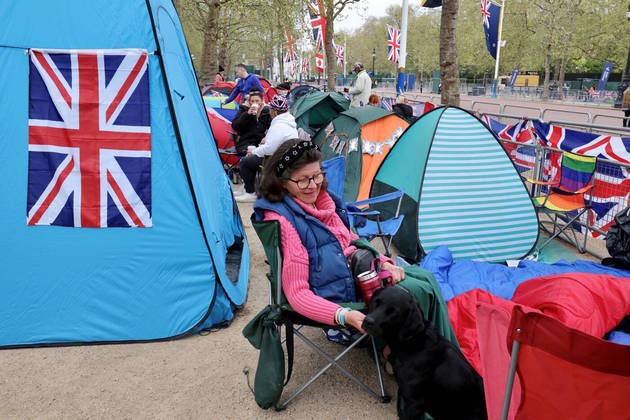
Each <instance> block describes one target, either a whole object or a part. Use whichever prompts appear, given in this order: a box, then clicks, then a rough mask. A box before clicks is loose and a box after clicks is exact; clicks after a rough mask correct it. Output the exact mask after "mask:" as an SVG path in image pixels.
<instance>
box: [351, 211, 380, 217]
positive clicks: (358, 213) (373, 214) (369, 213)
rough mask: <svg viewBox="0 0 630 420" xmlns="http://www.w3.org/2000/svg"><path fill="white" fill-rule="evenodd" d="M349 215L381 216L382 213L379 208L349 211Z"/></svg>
mask: <svg viewBox="0 0 630 420" xmlns="http://www.w3.org/2000/svg"><path fill="white" fill-rule="evenodd" d="M348 214H349V215H351V216H379V215H380V214H381V212H380V211H378V210H369V211H349V212H348Z"/></svg>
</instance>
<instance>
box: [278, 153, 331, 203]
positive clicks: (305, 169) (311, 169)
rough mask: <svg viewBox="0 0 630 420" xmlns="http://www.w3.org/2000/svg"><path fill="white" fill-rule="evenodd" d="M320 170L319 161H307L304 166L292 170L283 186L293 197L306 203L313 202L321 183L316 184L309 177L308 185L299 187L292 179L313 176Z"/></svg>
mask: <svg viewBox="0 0 630 420" xmlns="http://www.w3.org/2000/svg"><path fill="white" fill-rule="evenodd" d="M321 172H322V168H321V164H320V162H319V161H317V162H311V163H308V164H306V165H305V166H302V167H301V168H299V169H296V170H294V171H293V172H292V173H291V178H290V180H286V181H284V187H285V188H286V189H287V191H288V192H289V194H290V195H291V196H293V197H294V198H297V199H298V200H300V201H302V202H304V203H306V204H315V200H317V196H318V195H319V191H320V190H321V188H322V185H321V184H319V185H318V184H316V183H315V181H314V180H313V179H311V180H310V181H309V183H308V187H306V188H305V189H301V188H299V187H298V185H297V182H294V181H300V180H304V179H308V178H313V177H315V176H316V175H317V174H319V173H321Z"/></svg>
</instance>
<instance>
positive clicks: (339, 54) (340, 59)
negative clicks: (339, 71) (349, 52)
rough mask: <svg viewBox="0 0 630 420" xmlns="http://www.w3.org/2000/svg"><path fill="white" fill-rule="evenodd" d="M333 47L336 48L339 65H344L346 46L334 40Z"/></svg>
mask: <svg viewBox="0 0 630 420" xmlns="http://www.w3.org/2000/svg"><path fill="white" fill-rule="evenodd" d="M333 49H334V50H335V57H336V58H337V65H338V66H339V67H341V66H343V60H344V54H345V51H344V48H343V47H342V46H341V45H337V44H335V43H334V42H333Z"/></svg>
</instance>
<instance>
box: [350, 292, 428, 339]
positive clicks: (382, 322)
mask: <svg viewBox="0 0 630 420" xmlns="http://www.w3.org/2000/svg"><path fill="white" fill-rule="evenodd" d="M369 309H370V310H369V312H368V315H367V316H366V317H365V319H364V320H363V325H362V326H363V329H364V330H365V331H367V333H368V334H370V335H372V336H374V337H383V338H385V339H386V341H388V342H391V341H392V340H395V341H405V340H408V339H410V338H411V337H414V336H415V335H417V334H419V333H422V332H423V331H424V329H425V322H424V316H423V314H422V311H421V310H420V307H419V306H418V303H417V302H416V300H415V299H414V298H413V296H411V294H410V293H409V292H407V291H406V290H404V289H402V288H400V287H386V288H384V289H381V290H377V291H376V292H375V293H374V295H373V296H372V301H371V302H370V308H369Z"/></svg>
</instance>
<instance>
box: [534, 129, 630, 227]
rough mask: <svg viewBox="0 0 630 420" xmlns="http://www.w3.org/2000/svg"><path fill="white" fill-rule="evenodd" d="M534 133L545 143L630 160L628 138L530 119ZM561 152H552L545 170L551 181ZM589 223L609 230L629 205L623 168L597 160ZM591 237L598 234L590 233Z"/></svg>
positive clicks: (629, 187) (627, 180)
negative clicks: (576, 129) (571, 128)
mask: <svg viewBox="0 0 630 420" xmlns="http://www.w3.org/2000/svg"><path fill="white" fill-rule="evenodd" d="M532 123H533V127H534V129H535V134H536V136H537V137H538V138H539V139H540V140H541V141H542V142H544V144H545V145H547V146H549V147H553V148H557V149H561V150H566V151H569V152H572V153H577V154H581V155H586V156H597V157H600V158H604V159H606V160H609V161H614V162H621V163H630V138H628V137H617V136H609V135H599V134H592V133H584V132H581V131H575V130H569V129H566V128H564V127H559V126H555V125H551V124H546V123H543V122H542V121H533V122H532ZM561 164H562V161H561V154H560V153H551V155H550V157H549V162H546V165H545V168H544V173H545V175H546V176H547V179H549V180H554V179H556V177H557V176H559V173H560V166H561ZM594 185H595V187H594V188H593V203H592V212H590V215H589V217H590V218H591V224H592V225H593V226H595V227H597V228H600V229H602V230H603V231H608V229H609V228H610V226H611V225H612V224H613V221H614V216H615V215H616V214H617V213H619V212H620V211H621V210H623V209H624V208H625V207H626V206H627V205H628V198H630V177H629V174H628V171H627V170H626V168H625V167H622V166H619V165H614V164H610V163H606V162H604V161H598V162H597V166H596V168H595V183H594ZM592 235H593V236H594V237H597V236H599V234H598V233H597V232H593V233H592Z"/></svg>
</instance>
